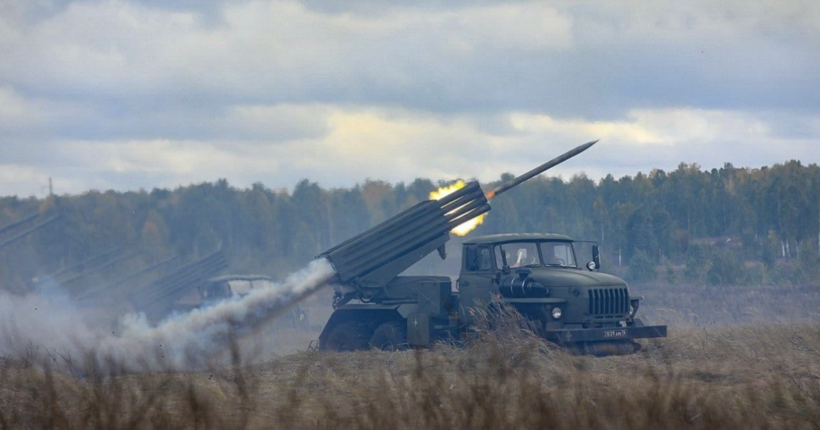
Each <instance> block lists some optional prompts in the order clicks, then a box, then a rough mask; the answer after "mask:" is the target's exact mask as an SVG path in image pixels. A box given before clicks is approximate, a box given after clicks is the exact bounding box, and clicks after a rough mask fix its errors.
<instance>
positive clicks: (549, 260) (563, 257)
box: [541, 242, 578, 267]
mask: <svg viewBox="0 0 820 430" xmlns="http://www.w3.org/2000/svg"><path fill="white" fill-rule="evenodd" d="M541 255H542V256H544V264H545V265H547V266H562V267H578V265H577V264H575V252H574V251H573V249H572V244H571V243H569V242H542V243H541Z"/></svg>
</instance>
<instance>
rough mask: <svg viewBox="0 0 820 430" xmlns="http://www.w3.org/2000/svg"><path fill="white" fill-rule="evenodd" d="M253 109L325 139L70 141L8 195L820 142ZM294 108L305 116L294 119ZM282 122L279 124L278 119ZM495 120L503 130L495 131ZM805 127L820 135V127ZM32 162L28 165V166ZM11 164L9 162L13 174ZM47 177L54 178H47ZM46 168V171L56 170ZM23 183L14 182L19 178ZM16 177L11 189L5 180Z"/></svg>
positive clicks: (505, 116)
mask: <svg viewBox="0 0 820 430" xmlns="http://www.w3.org/2000/svg"><path fill="white" fill-rule="evenodd" d="M251 110H252V111H259V112H263V113H264V115H263V116H264V117H265V118H268V119H270V121H271V122H272V123H276V122H278V121H277V118H282V119H284V120H287V119H288V118H292V117H294V115H296V116H297V117H298V113H300V112H306V111H308V110H313V111H314V112H315V115H314V117H313V118H312V121H314V122H315V123H316V124H321V127H320V128H321V129H322V130H324V132H323V133H318V134H315V135H307V136H301V137H296V138H293V139H287V140H281V139H278V138H277V137H278V133H277V132H273V133H272V139H270V140H266V139H264V138H263V137H262V136H257V137H255V138H254V139H251V140H244V141H238V142H237V141H228V140H220V139H216V140H208V141H197V140H169V139H149V140H139V139H135V140H111V141H109V140H104V141H99V140H67V141H60V142H54V143H53V144H52V145H51V147H52V150H51V153H50V154H49V155H48V156H49V157H52V158H51V160H52V161H51V162H50V163H43V164H47V165H49V166H50V167H48V168H47V169H43V170H40V169H34V168H26V167H24V166H26V165H35V164H37V162H38V160H39V159H41V158H42V157H43V154H38V153H32V154H31V155H30V157H31V158H29V159H26V160H23V161H24V162H22V163H20V164H18V165H17V166H12V169H11V170H10V172H11V173H9V174H7V175H6V176H4V177H3V178H2V179H3V180H2V181H0V183H2V184H3V187H2V188H0V194H8V193H13V192H15V189H22V190H24V191H25V192H29V193H34V194H42V193H43V191H42V189H43V186H44V184H45V183H46V182H45V181H46V179H45V177H46V176H47V175H48V176H54V177H55V178H56V179H55V188H56V189H57V191H58V192H60V193H63V192H81V191H83V190H85V189H89V188H95V189H108V188H113V189H120V190H124V189H137V188H145V189H151V188H153V187H174V186H176V185H179V184H189V183H197V182H202V181H213V180H215V179H217V178H223V177H224V178H228V179H229V181H230V182H231V183H232V184H234V185H237V186H243V187H247V186H250V185H251V184H252V183H254V182H258V181H261V182H263V183H265V184H267V185H268V186H272V187H274V188H279V187H290V186H293V185H294V184H295V183H296V182H297V181H298V180H299V179H301V178H309V179H311V180H315V181H318V182H319V183H320V184H322V185H324V186H328V187H338V186H352V185H354V184H356V183H360V182H362V181H364V180H365V179H367V178H373V179H384V180H388V181H391V182H400V181H404V182H409V181H412V180H413V179H415V178H417V177H427V178H433V179H455V178H477V179H480V180H482V181H492V180H496V179H497V178H498V177H499V176H500V175H501V174H502V173H505V172H511V173H521V172H524V171H527V170H529V169H531V168H532V167H534V166H535V165H537V164H540V163H541V162H544V161H547V160H549V159H552V158H553V157H555V156H557V155H558V154H560V153H562V152H564V151H566V150H569V149H571V148H573V147H574V146H576V145H579V144H581V143H584V142H586V141H588V140H591V139H598V138H600V139H601V142H600V143H599V144H598V145H597V146H596V147H594V148H593V149H592V150H590V151H588V152H586V153H584V154H583V156H581V157H578V158H577V159H574V160H572V161H570V162H568V163H566V164H564V165H562V166H559V167H557V168H555V169H554V170H553V171H551V172H550V173H549V174H550V175H553V176H562V177H564V178H569V177H571V176H572V175H574V174H576V173H579V172H582V171H583V172H586V173H587V174H588V176H590V177H592V178H594V179H597V178H600V177H603V176H605V175H606V174H609V173H611V174H615V175H616V176H619V175H625V174H630V175H631V174H635V173H636V172H637V171H639V170H642V171H644V172H648V171H649V170H650V169H652V168H656V167H657V168H661V169H665V170H673V169H675V168H676V167H677V165H678V164H679V163H680V162H696V163H698V164H701V165H702V166H705V167H707V168H711V167H720V166H722V165H723V163H724V162H727V161H728V162H732V163H734V164H735V165H738V166H752V167H757V166H762V165H771V164H774V163H778V162H784V161H787V160H789V159H800V160H804V161H805V162H812V161H813V162H817V161H818V157H817V155H816V138H814V137H804V136H800V135H793V134H788V133H787V134H780V133H779V128H778V127H776V126H773V122H771V121H770V120H769V118H768V115H766V114H760V115H753V114H745V113H737V112H731V111H719V110H702V109H665V110H635V111H632V112H630V113H629V114H628V115H627V117H626V118H625V119H623V120H616V121H588V120H584V119H579V118H575V119H562V118H555V117H551V116H549V115H544V114H533V113H527V112H512V113H501V114H498V115H495V116H493V117H491V118H490V117H488V116H486V115H472V114H453V115H447V116H442V115H440V114H436V113H430V112H426V111H416V110H406V109H399V108H379V107H368V108H364V107H351V106H346V105H339V106H331V105H324V106H321V107H320V108H317V107H315V106H289V107H282V106H280V107H267V108H266V107H261V106H254V107H253V108H251ZM294 112H296V114H294ZM279 115H281V117H280V116H279ZM487 122H492V123H494V124H495V126H493V127H490V128H488V127H487V126H486V123H487ZM802 124H803V125H802V127H804V128H806V129H811V130H813V131H812V132H811V133H810V134H811V135H812V136H816V135H817V134H818V133H820V121H818V120H816V119H812V118H805V119H804V120H803V121H802ZM25 161H28V163H25ZM7 167H8V166H0V169H2V170H3V171H7V170H8V169H7ZM44 170H45V171H44ZM46 171H47V174H46ZM11 177H15V178H18V177H19V178H20V179H17V180H11V179H9V178H11ZM6 181H9V182H6Z"/></svg>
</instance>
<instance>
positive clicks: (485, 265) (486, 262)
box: [478, 246, 493, 272]
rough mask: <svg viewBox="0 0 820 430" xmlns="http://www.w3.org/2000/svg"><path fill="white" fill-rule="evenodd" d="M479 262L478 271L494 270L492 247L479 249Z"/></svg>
mask: <svg viewBox="0 0 820 430" xmlns="http://www.w3.org/2000/svg"><path fill="white" fill-rule="evenodd" d="M478 262H479V263H478V270H480V271H482V272H485V271H490V270H493V254H492V253H491V252H490V247H488V246H482V247H480V248H478Z"/></svg>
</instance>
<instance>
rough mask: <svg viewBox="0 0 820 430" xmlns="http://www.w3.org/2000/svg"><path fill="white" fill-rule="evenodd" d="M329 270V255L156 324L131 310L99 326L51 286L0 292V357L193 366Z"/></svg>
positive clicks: (81, 364)
mask: <svg viewBox="0 0 820 430" xmlns="http://www.w3.org/2000/svg"><path fill="white" fill-rule="evenodd" d="M334 273H335V272H334V270H333V267H332V266H331V265H330V263H328V262H327V260H325V259H318V260H315V261H314V262H312V263H310V265H308V267H306V268H305V269H303V270H301V271H299V272H296V273H294V274H292V275H290V276H289V277H288V278H287V279H286V280H285V281H284V282H282V283H281V284H274V285H273V286H270V287H267V288H260V289H255V290H252V291H251V292H250V293H249V294H248V295H247V296H244V297H242V298H241V299H235V300H227V301H223V302H220V303H218V304H216V305H214V306H212V307H209V308H203V309H195V310H193V311H192V312H190V313H187V314H184V315H181V316H176V317H173V318H171V319H169V320H166V321H164V322H162V323H160V324H159V325H158V326H156V327H151V326H150V325H149V324H148V321H147V320H146V318H145V316H144V315H142V314H140V315H136V314H129V315H126V316H124V317H123V318H122V320H121V321H120V324H121V327H120V329H119V330H115V329H112V328H111V327H108V326H106V325H104V324H100V323H99V321H98V320H97V319H95V318H93V317H92V316H89V315H88V314H87V313H86V312H84V311H83V310H81V309H79V308H78V307H77V306H75V305H74V304H73V303H72V302H71V301H70V300H69V299H68V298H67V297H66V296H65V295H62V294H61V293H60V292H59V290H58V289H57V288H54V286H51V287H49V288H48V289H41V290H40V291H38V292H36V293H32V294H29V295H26V296H24V297H15V296H11V295H8V294H0V355H6V356H7V355H11V356H16V355H21V354H26V353H28V352H30V351H32V350H35V351H38V350H39V351H45V352H46V353H47V354H48V355H49V356H51V357H53V358H54V359H55V361H58V364H60V363H59V362H61V361H64V362H67V361H69V360H70V362H71V365H72V366H73V367H74V368H75V369H77V370H80V371H88V370H91V369H92V368H97V369H102V370H103V371H110V370H113V369H108V368H107V367H106V366H108V365H109V364H113V365H116V366H118V369H116V370H127V371H148V370H184V369H192V368H197V367H200V366H204V365H207V364H208V363H209V362H210V361H211V359H213V358H214V356H216V355H218V354H220V353H222V352H224V351H226V350H228V348H229V346H230V342H231V336H232V334H233V333H236V334H238V335H242V334H247V333H249V332H251V331H252V330H253V329H255V328H258V327H259V326H260V325H261V324H263V323H265V322H267V321H269V320H270V319H271V318H275V317H277V316H279V315H281V313H282V312H284V311H285V310H286V309H288V308H289V307H290V306H291V305H293V304H294V303H296V302H298V301H300V300H301V299H303V298H305V297H307V296H308V295H310V294H312V293H313V292H315V291H316V290H318V289H319V288H321V287H323V286H324V285H325V284H327V282H328V281H329V280H330V279H331V278H332V276H333V275H334ZM95 320H97V321H95ZM118 332H119V334H117V333H118Z"/></svg>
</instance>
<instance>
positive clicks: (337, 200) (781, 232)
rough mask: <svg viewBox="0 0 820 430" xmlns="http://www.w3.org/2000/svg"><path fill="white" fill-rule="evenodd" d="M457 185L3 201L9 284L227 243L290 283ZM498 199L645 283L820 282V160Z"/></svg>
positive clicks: (207, 189) (498, 220)
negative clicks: (103, 262) (96, 261)
mask: <svg viewBox="0 0 820 430" xmlns="http://www.w3.org/2000/svg"><path fill="white" fill-rule="evenodd" d="M511 177H512V176H511V175H509V174H505V175H502V176H501V177H500V178H499V180H498V181H495V182H493V183H490V184H483V185H485V186H489V187H492V186H493V185H495V184H498V183H500V182H501V181H504V180H508V179H510V178H511ZM447 183H449V182H443V181H439V182H434V181H432V180H429V179H416V180H414V181H413V182H411V183H398V184H390V183H387V182H383V181H379V180H367V181H365V182H364V183H362V184H359V185H357V186H355V187H352V188H330V189H328V188H322V187H321V186H320V185H318V184H317V183H315V182H311V181H310V180H308V179H303V180H301V181H299V182H298V183H297V184H296V185H295V186H294V188H293V190H292V191H289V190H285V189H271V188H268V187H266V186H265V185H264V184H263V183H261V182H258V183H255V184H253V185H252V186H251V187H249V188H238V187H234V186H231V185H230V184H229V183H228V181H227V180H225V179H219V180H217V181H215V182H212V183H211V182H206V183H201V184H194V185H189V186H182V187H178V188H176V189H159V188H157V189H153V190H151V191H147V190H139V191H128V192H117V191H98V190H91V191H88V192H85V193H82V194H79V195H65V194H64V195H49V196H48V197H46V198H35V197H28V198H22V197H17V196H6V197H2V198H0V232H1V233H0V289H3V290H7V291H12V292H18V293H22V292H25V291H27V290H28V289H30V288H32V285H33V283H34V282H33V281H34V280H38V279H42V278H43V277H44V276H48V275H50V274H54V273H59V272H60V271H61V270H66V268H69V267H72V266H75V267H76V266H77V265H78V264H79V265H82V262H83V261H86V260H88V259H89V258H93V257H94V256H95V255H99V254H100V253H102V252H105V251H106V250H111V249H118V250H121V252H123V253H124V254H123V255H127V256H128V258H125V257H123V258H122V261H121V262H120V263H118V264H113V263H112V264H111V265H110V267H107V268H105V270H102V271H101V274H102V275H103V276H104V275H105V274H106V270H107V271H110V272H111V273H115V272H117V271H119V272H127V271H128V270H133V269H135V268H139V267H144V266H145V265H149V264H151V263H154V262H158V261H162V260H164V259H167V258H169V257H172V256H175V257H176V258H177V259H178V261H191V260H194V259H196V258H199V257H202V256H205V255H207V254H209V253H212V252H214V251H215V250H218V249H221V250H222V251H223V252H224V253H225V254H226V256H227V257H228V259H229V261H230V262H231V270H233V271H236V272H253V273H261V274H268V275H272V276H274V277H276V278H282V277H284V276H285V275H286V274H287V273H289V272H290V271H292V270H295V269H297V268H299V267H301V266H302V265H304V264H305V263H307V262H308V261H310V260H311V259H312V258H313V257H314V256H315V255H317V254H318V253H320V252H322V251H323V250H325V249H327V248H329V247H330V246H332V245H334V244H336V243H338V242H340V241H342V240H344V239H346V238H349V237H351V236H353V235H355V234H357V233H359V232H361V231H362V230H364V229H366V228H368V227H370V226H372V225H375V224H377V223H379V222H380V221H382V220H384V219H386V218H387V217H389V216H391V215H393V214H396V213H397V212H399V211H401V210H403V209H406V208H408V207H410V206H412V205H414V204H416V203H418V202H419V201H422V200H424V199H427V198H428V195H429V193H430V191H432V190H434V189H436V188H437V187H439V186H441V185H446V184H447ZM485 189H488V188H485ZM492 206H493V210H492V211H491V212H490V214H489V215H488V216H487V218H486V220H485V222H484V223H483V224H482V225H480V226H479V227H478V228H477V229H476V230H475V231H473V232H471V233H470V235H480V234H490V233H505V232H554V233H563V234H568V235H570V236H572V237H573V238H575V239H587V240H595V241H598V242H599V243H600V244H601V249H602V253H603V258H604V261H605V266H606V267H605V271H609V272H613V273H616V274H619V275H623V276H625V277H626V278H627V279H628V280H630V281H632V282H635V283H647V282H668V283H676V282H690V283H698V284H704V283H705V284H713V285H744V284H749V285H762V284H772V283H791V284H801V283H807V282H816V281H818V279H820V262H818V254H819V251H820V167H818V166H817V165H815V164H811V165H803V164H802V163H801V162H799V161H789V162H786V163H784V164H775V165H773V166H771V167H762V168H739V167H735V166H733V165H731V164H728V163H727V164H725V165H724V166H723V167H721V168H715V169H711V170H708V169H703V168H701V167H700V166H698V165H697V164H685V163H682V164H680V165H679V166H678V167H677V169H675V170H674V171H671V172H666V171H663V170H657V169H656V170H653V171H651V172H649V173H648V174H645V173H637V174H636V175H634V176H624V177H621V178H615V177H613V176H612V175H608V176H606V177H604V178H603V179H600V180H598V181H594V180H591V179H589V178H588V177H587V176H585V175H584V174H578V175H575V176H573V177H572V178H569V179H565V178H556V177H545V176H541V177H538V178H536V179H534V180H531V181H529V182H527V183H525V184H523V185H522V186H520V187H518V188H516V189H515V191H513V192H510V193H507V194H504V195H502V196H499V197H498V198H496V199H493V201H492ZM55 214H59V215H60V217H59V219H57V220H56V221H55V222H51V223H49V224H48V225H45V226H44V227H43V228H41V229H39V230H38V231H36V232H34V233H32V234H29V235H27V236H25V237H24V238H22V239H20V240H15V241H13V243H5V242H4V241H7V240H8V237H12V236H13V235H14V234H15V232H16V231H19V229H22V228H25V226H26V225H25V224H23V225H22V226H21V227H17V226H14V225H13V224H14V223H15V222H16V221H19V220H23V219H25V218H26V217H33V215H36V219H35V218H33V220H32V221H31V223H30V224H29V225H31V224H32V223H37V222H38V220H46V219H48V218H50V217H53V216H54V215H55ZM4 226H5V227H8V228H7V229H5V228H4ZM4 230H5V231H4ZM451 243H452V242H451ZM123 250H124V251H123ZM126 251H127V252H126ZM452 251H453V250H448V252H452ZM579 258H580V257H579Z"/></svg>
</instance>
